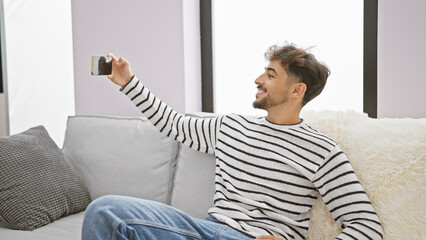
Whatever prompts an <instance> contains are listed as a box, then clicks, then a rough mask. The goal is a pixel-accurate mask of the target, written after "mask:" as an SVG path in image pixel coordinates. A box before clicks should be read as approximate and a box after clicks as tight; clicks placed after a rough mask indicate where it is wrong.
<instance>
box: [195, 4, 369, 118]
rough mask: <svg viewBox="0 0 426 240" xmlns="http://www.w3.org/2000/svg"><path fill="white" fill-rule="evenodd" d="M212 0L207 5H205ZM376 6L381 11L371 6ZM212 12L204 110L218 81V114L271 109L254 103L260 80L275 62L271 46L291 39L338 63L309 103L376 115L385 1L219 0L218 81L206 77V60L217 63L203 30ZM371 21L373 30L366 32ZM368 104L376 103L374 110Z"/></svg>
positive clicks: (215, 21)
mask: <svg viewBox="0 0 426 240" xmlns="http://www.w3.org/2000/svg"><path fill="white" fill-rule="evenodd" d="M208 6H209V5H208V4H205V8H207V7H208ZM371 8H373V11H366V9H367V10H368V9H371ZM374 8H375V9H374ZM205 12H206V10H204V14H203V6H202V9H201V18H202V19H201V28H202V41H203V42H202V55H203V57H202V59H203V111H206V110H207V111H208V110H209V109H208V108H206V107H205V106H206V104H205V102H208V101H209V99H206V97H205V96H204V95H205V92H206V90H205V89H206V87H205V86H204V85H211V86H212V89H213V91H212V94H211V95H212V96H213V97H211V99H212V100H211V102H210V105H211V106H213V108H212V109H213V110H214V112H216V113H230V112H235V111H238V113H243V114H251V115H259V114H264V113H261V112H259V110H254V109H253V108H252V106H251V103H252V102H253V101H254V94H255V92H256V86H255V84H254V80H255V78H256V77H257V76H258V75H260V74H261V73H262V71H263V68H264V67H265V66H266V65H267V62H266V61H265V60H264V58H263V53H264V52H265V50H266V49H267V48H268V47H269V46H270V45H273V44H282V43H284V41H288V42H289V43H295V44H296V45H297V46H299V47H303V48H308V47H313V48H312V49H311V50H310V52H311V53H313V54H314V55H315V56H316V57H317V59H319V60H320V61H322V62H324V63H326V64H327V65H328V66H329V68H330V69H331V76H330V77H329V79H328V82H327V85H326V87H325V89H324V91H323V93H322V94H321V95H320V96H318V97H317V98H316V99H314V100H313V101H312V102H310V103H308V104H307V105H306V106H305V109H315V110H320V109H331V110H345V109H353V110H355V111H358V112H363V111H364V112H368V113H369V114H370V116H372V117H375V116H374V115H375V111H376V102H375V101H376V98H377V96H376V94H377V93H375V91H374V87H375V85H376V84H377V70H376V69H377V66H376V65H377V53H376V52H377V51H376V50H375V49H377V37H376V35H377V28H376V29H375V32H374V26H377V1H371V2H369V1H364V2H363V1H361V0H348V1H339V0H328V1H315V0H309V1H308V0H304V1H290V0H288V1H285V0H266V1H261V0H251V1H245V0H228V1H219V0H212V2H211V13H212V17H211V34H212V37H211V40H212V43H211V49H212V50H211V52H212V54H211V60H210V64H212V65H213V69H212V71H211V75H212V82H211V83H209V82H206V79H207V80H208V77H206V73H205V65H208V64H209V61H208V57H206V55H208V54H206V53H208V49H207V47H206V46H205V45H206V44H205V41H206V39H207V36H206V32H205V31H203V28H206V26H207V28H208V23H206V21H205V20H204V23H203V19H205V18H206V14H205ZM366 26H368V27H370V28H372V29H373V31H371V32H366V28H367V27H366ZM366 39H367V40H369V41H366ZM371 46H372V47H371ZM366 49H369V52H367V54H373V55H374V54H375V56H367V54H366ZM371 69H372V71H371ZM374 70H375V71H374ZM375 72H376V73H375ZM366 73H369V74H370V75H369V76H366ZM366 83H367V84H366ZM370 85H372V86H370ZM367 87H368V88H369V89H370V91H372V93H371V94H370V95H372V96H371V99H372V100H368V101H366V97H365V93H366V89H367ZM207 95H208V94H207ZM366 105H373V107H372V108H371V110H370V111H366Z"/></svg>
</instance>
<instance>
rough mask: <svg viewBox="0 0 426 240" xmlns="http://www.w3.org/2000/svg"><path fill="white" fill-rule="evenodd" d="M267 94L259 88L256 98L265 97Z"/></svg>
mask: <svg viewBox="0 0 426 240" xmlns="http://www.w3.org/2000/svg"><path fill="white" fill-rule="evenodd" d="M265 93H266V89H264V88H262V87H257V93H256V98H258V97H261V96H263V95H264V94H265Z"/></svg>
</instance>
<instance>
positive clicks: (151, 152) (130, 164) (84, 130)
mask: <svg viewBox="0 0 426 240" xmlns="http://www.w3.org/2000/svg"><path fill="white" fill-rule="evenodd" d="M179 147H180V146H179V144H178V143H177V142H176V141H173V140H171V139H169V138H167V137H166V136H164V135H162V134H161V133H160V132H159V131H158V130H157V129H156V128H155V127H154V126H153V125H152V124H151V123H150V122H149V121H148V120H147V119H146V118H143V117H142V118H118V117H99V116H73V117H69V118H68V123H67V129H66V133H65V140H64V146H63V149H62V151H63V152H64V154H65V157H66V159H68V160H69V161H70V162H71V164H72V165H73V166H74V167H75V169H76V170H77V171H78V173H79V174H80V176H82V177H83V178H84V180H85V183H86V185H87V187H88V189H89V192H90V196H91V198H92V200H94V199H96V198H98V197H100V196H103V195H109V194H114V195H125V196H132V197H138V198H144V199H149V200H155V201H158V202H162V203H167V204H169V203H170V196H171V194H170V192H171V189H172V181H173V179H174V173H175V168H176V158H177V155H178V152H179Z"/></svg>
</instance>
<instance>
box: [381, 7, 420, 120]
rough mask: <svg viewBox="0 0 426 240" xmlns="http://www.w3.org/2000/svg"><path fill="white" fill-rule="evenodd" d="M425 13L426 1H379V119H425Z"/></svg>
mask: <svg viewBox="0 0 426 240" xmlns="http://www.w3.org/2000/svg"><path fill="white" fill-rule="evenodd" d="M425 13H426V1H424V0H405V1H401V0H379V17H378V99H377V100H378V109H377V110H378V111H377V116H378V117H379V118H383V117H412V118H421V117H426V93H425V92H426V74H425V68H426V57H425V56H426V26H425V25H426V14H425Z"/></svg>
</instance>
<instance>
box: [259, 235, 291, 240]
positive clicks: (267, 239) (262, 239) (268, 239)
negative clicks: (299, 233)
mask: <svg viewBox="0 0 426 240" xmlns="http://www.w3.org/2000/svg"><path fill="white" fill-rule="evenodd" d="M255 240H284V239H282V238H277V237H274V236H272V235H267V236H259V237H257V238H256V239H255Z"/></svg>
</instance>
